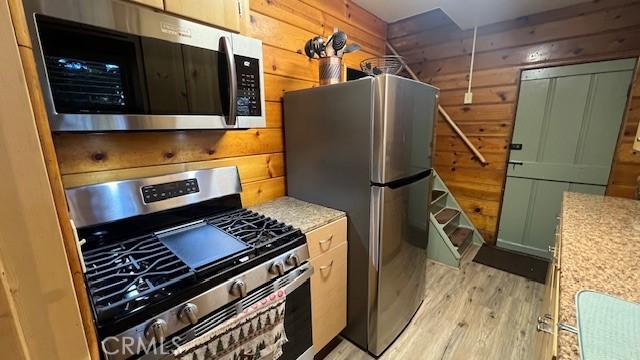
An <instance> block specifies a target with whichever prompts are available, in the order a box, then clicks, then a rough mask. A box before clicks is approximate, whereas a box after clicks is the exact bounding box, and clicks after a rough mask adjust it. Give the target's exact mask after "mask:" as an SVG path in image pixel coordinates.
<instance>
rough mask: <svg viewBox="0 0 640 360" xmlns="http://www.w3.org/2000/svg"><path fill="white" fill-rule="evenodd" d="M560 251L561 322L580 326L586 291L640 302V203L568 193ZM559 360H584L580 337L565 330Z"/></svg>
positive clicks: (559, 336) (560, 335) (561, 336)
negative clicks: (580, 298)
mask: <svg viewBox="0 0 640 360" xmlns="http://www.w3.org/2000/svg"><path fill="white" fill-rule="evenodd" d="M561 232H562V245H561V247H562V248H561V251H560V257H561V259H560V322H561V323H566V324H569V325H572V326H575V325H576V308H575V296H576V293H577V292H578V291H580V290H583V289H589V290H596V291H600V292H604V293H608V294H611V295H614V296H617V297H620V298H623V299H626V300H629V301H634V302H640V201H638V200H629V199H622V198H614V197H608V196H607V197H605V196H597V195H587V194H578V193H565V194H564V199H563V204H562V229H561ZM558 357H559V359H564V360H566V359H578V358H579V351H578V338H577V336H576V335H575V334H572V333H569V332H567V331H560V332H559V335H558Z"/></svg>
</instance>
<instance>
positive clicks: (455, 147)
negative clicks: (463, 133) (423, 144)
mask: <svg viewBox="0 0 640 360" xmlns="http://www.w3.org/2000/svg"><path fill="white" fill-rule="evenodd" d="M468 138H469V140H470V141H471V142H472V143H473V145H474V146H475V147H477V148H478V150H480V151H481V152H482V154H484V153H487V154H490V153H498V154H501V153H503V152H505V151H506V150H507V148H508V146H509V137H507V136H488V135H483V136H469V137H468ZM442 150H445V151H457V152H468V151H469V149H468V148H467V145H466V144H465V143H464V142H462V140H460V137H458V136H457V135H440V134H437V133H436V151H442Z"/></svg>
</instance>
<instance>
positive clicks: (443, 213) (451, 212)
mask: <svg viewBox="0 0 640 360" xmlns="http://www.w3.org/2000/svg"><path fill="white" fill-rule="evenodd" d="M458 214H460V211H459V210H456V209H453V208H444V209H442V210H440V212H439V213H437V214H436V221H437V222H438V223H440V224H446V223H448V222H449V221H451V219H453V218H454V217H456V216H457V215H458Z"/></svg>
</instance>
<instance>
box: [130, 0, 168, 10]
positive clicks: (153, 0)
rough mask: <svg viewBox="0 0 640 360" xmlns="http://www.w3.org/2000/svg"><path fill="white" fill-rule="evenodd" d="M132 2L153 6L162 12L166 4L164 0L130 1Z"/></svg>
mask: <svg viewBox="0 0 640 360" xmlns="http://www.w3.org/2000/svg"><path fill="white" fill-rule="evenodd" d="M130 1H132V2H134V3H138V4H143V5H147V6H151V7H154V8H156V9H160V10H162V9H164V3H163V2H162V0H130Z"/></svg>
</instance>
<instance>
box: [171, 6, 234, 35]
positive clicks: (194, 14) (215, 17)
mask: <svg viewBox="0 0 640 360" xmlns="http://www.w3.org/2000/svg"><path fill="white" fill-rule="evenodd" d="M243 5H244V2H243V1H240V0H215V1H212V0H164V6H165V10H166V11H168V12H171V13H174V14H177V15H181V16H184V17H188V18H192V19H195V20H199V21H202V22H205V23H208V24H211V25H214V26H218V27H222V28H225V29H229V30H232V31H235V32H239V31H240V15H241V13H243V12H245V11H247V10H246V9H242V6H243Z"/></svg>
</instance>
